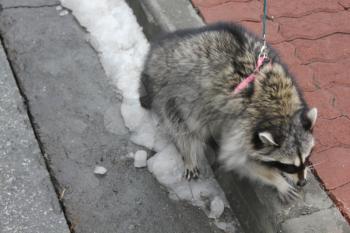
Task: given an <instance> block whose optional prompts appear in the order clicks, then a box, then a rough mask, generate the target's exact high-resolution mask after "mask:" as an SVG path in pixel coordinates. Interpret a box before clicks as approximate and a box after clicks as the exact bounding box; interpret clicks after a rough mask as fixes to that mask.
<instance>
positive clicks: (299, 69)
mask: <svg viewBox="0 0 350 233" xmlns="http://www.w3.org/2000/svg"><path fill="white" fill-rule="evenodd" d="M289 69H290V71H291V72H292V74H294V76H295V79H296V80H297V82H298V85H299V87H301V89H302V91H304V92H310V91H316V90H317V89H318V87H317V86H316V85H315V82H314V72H313V70H312V69H310V68H309V67H307V66H304V65H291V66H289Z"/></svg>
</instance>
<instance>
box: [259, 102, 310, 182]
mask: <svg viewBox="0 0 350 233" xmlns="http://www.w3.org/2000/svg"><path fill="white" fill-rule="evenodd" d="M316 118H317V109H316V108H312V109H303V110H300V111H297V112H296V113H295V114H294V115H293V116H292V117H291V118H289V119H267V120H266V119H265V120H264V121H263V122H259V123H258V124H257V126H256V127H255V129H254V131H255V132H254V136H253V139H252V140H253V145H254V147H255V148H254V149H255V153H254V154H255V155H254V157H255V158H256V159H257V160H258V162H260V163H261V164H262V165H263V166H266V167H269V168H273V169H274V170H277V171H278V172H280V173H281V175H282V176H283V177H284V178H285V179H286V180H287V181H288V182H289V183H292V184H293V185H298V186H304V185H305V184H306V176H307V165H306V164H307V161H308V157H309V156H310V153H311V150H312V148H313V146H314V138H313V136H312V129H313V127H314V125H315V122H316Z"/></svg>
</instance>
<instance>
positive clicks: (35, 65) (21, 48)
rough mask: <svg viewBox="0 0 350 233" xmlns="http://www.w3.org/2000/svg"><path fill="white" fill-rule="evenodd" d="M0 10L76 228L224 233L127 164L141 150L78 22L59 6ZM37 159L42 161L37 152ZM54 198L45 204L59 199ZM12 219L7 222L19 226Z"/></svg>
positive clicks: (7, 5) (35, 2)
mask: <svg viewBox="0 0 350 233" xmlns="http://www.w3.org/2000/svg"><path fill="white" fill-rule="evenodd" d="M0 4H2V6H3V7H2V8H3V10H2V11H1V13H0V34H1V37H2V38H3V42H4V46H5V48H6V52H7V56H8V59H9V61H10V63H11V65H12V67H13V71H14V73H15V74H16V77H17V80H18V84H19V88H20V89H21V92H22V93H23V94H24V95H25V97H26V99H27V100H28V102H27V106H28V108H29V112H30V113H31V116H32V117H31V120H32V122H33V126H34V128H35V131H36V132H37V135H38V139H39V140H40V142H41V145H42V150H43V152H44V153H45V154H46V155H47V158H48V163H49V166H50V168H51V175H52V176H53V177H54V178H55V179H56V180H57V183H56V184H55V185H56V188H57V189H58V191H59V193H64V195H62V198H63V199H62V202H63V204H64V206H65V211H66V212H65V213H66V217H67V220H68V221H69V223H70V227H71V229H72V230H74V232H75V233H111V232H120V233H129V232H130V233H131V232H132V233H145V232H152V233H182V232H189V233H196V232H201V233H220V232H221V231H220V230H218V228H217V227H216V226H215V225H214V224H213V223H212V222H210V221H209V220H208V218H207V216H205V214H204V213H203V212H202V211H201V210H200V209H198V208H195V207H193V206H191V205H189V204H186V203H180V202H174V201H171V200H170V199H169V198H168V195H167V192H166V190H164V189H163V188H162V187H161V186H160V185H159V184H158V182H157V181H156V180H155V179H154V178H153V177H152V175H151V174H150V173H149V172H148V171H146V170H144V169H136V168H134V165H133V161H132V160H129V159H127V158H126V155H127V154H128V153H129V152H135V151H136V150H138V149H140V148H139V147H137V146H135V145H134V144H132V143H131V142H130V140H129V132H128V131H127V129H126V128H125V127H124V124H123V120H122V117H121V114H120V103H121V101H120V96H119V95H118V93H117V91H116V90H115V87H114V86H113V85H112V83H111V80H109V79H108V78H107V77H106V75H105V73H104V71H103V69H102V67H101V64H100V61H99V57H98V54H96V52H95V51H94V49H93V48H92V47H91V45H90V43H89V41H88V38H89V35H88V34H87V33H86V32H85V31H84V29H83V28H82V27H80V25H79V24H78V23H77V21H76V20H75V19H74V17H73V16H72V15H71V14H69V13H68V14H62V10H56V7H57V6H58V3H57V1H55V0H16V1H12V0H0ZM58 9H59V8H58ZM60 13H61V15H60ZM117 55H118V54H116V56H117ZM3 133H6V132H3ZM11 148H12V147H11ZM37 153H38V154H37V156H39V157H40V153H39V150H38V149H37ZM41 161H42V160H41ZM96 165H101V166H104V167H106V168H107V169H108V172H107V174H106V175H105V176H103V177H101V176H96V175H94V173H93V171H94V167H95V166H96ZM0 166H1V165H0ZM46 174H47V173H46ZM32 179H33V182H38V180H37V179H36V178H35V177H33V178H32ZM1 191H2V190H0V192H1ZM9 191H10V193H13V190H9ZM51 191H52V192H50V193H47V197H46V198H49V197H51V196H52V195H54V192H53V190H52V189H51ZM44 194H45V193H43V194H42V195H44ZM29 196H30V195H29ZM43 201H45V198H43ZM56 202H57V200H56ZM1 204H2V202H0V205H1ZM35 204H39V203H38V202H37V200H36V201H35ZM0 211H1V210H0ZM14 216H15V215H9V216H8V217H7V218H8V219H9V220H11V221H15V220H14V219H13V217H14ZM1 224H2V221H1ZM33 224H34V225H35V224H36V223H35V222H33ZM9 232H11V233H12V232H13V231H9ZM18 232H27V231H18ZM37 232H45V233H50V232H56V231H49V230H47V231H46V230H43V231H41V230H38V231H37ZM57 232H60V233H62V232H65V231H64V230H57Z"/></svg>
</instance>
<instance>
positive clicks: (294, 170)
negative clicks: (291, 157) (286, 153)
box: [261, 161, 305, 174]
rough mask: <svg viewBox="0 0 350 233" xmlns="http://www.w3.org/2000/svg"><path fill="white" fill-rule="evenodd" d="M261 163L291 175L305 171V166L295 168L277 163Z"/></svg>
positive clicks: (291, 165)
mask: <svg viewBox="0 0 350 233" xmlns="http://www.w3.org/2000/svg"><path fill="white" fill-rule="evenodd" d="M261 163H262V164H263V165H265V166H268V167H273V168H277V169H278V170H280V171H282V172H285V173H289V174H295V173H299V172H301V171H303V170H304V169H305V164H301V165H300V166H295V165H293V164H285V163H281V162H277V161H261Z"/></svg>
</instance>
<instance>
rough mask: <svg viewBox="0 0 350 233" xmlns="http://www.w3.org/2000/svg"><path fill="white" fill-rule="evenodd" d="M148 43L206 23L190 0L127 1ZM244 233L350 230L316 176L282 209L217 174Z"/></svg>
mask: <svg viewBox="0 0 350 233" xmlns="http://www.w3.org/2000/svg"><path fill="white" fill-rule="evenodd" d="M127 2H128V3H129V5H130V6H131V8H133V10H134V12H135V14H136V17H137V18H138V21H139V23H140V24H141V25H142V26H143V28H144V32H145V34H146V35H147V37H148V38H149V39H152V38H153V37H154V36H156V35H157V34H159V32H162V31H173V30H177V29H182V28H191V27H199V26H202V25H204V22H203V21H202V20H201V19H200V18H199V16H198V15H197V14H196V11H195V10H194V9H193V7H192V5H191V3H190V2H189V1H188V0H178V1H171V0H143V1H134V0H127ZM215 173H216V177H217V180H218V182H219V183H220V185H221V187H222V188H223V190H224V191H225V193H226V196H227V199H228V200H229V202H230V204H231V208H232V209H233V211H234V212H235V213H236V215H237V217H238V219H239V220H240V223H241V225H242V227H243V229H244V230H245V232H250V233H253V232H254V233H255V232H257V233H266V232H286V233H297V232H298V233H300V232H318V233H349V232H350V226H349V224H348V223H347V222H346V221H345V219H344V217H343V216H342V215H341V214H340V212H339V210H338V209H337V208H336V207H335V205H334V203H333V202H332V201H331V200H330V198H329V197H328V195H327V194H326V192H325V191H324V190H323V189H322V187H321V186H320V184H319V183H318V181H317V180H316V179H315V177H314V176H313V175H310V182H309V183H308V185H307V186H306V187H305V188H304V190H303V193H302V194H301V196H302V198H301V200H298V201H297V202H295V203H292V204H290V205H282V204H281V203H280V201H279V200H278V198H277V195H276V193H275V191H274V190H272V189H271V188H269V187H262V186H259V185H254V184H252V183H251V182H247V180H245V179H240V178H238V177H237V175H235V174H234V173H224V172H222V171H215Z"/></svg>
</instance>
